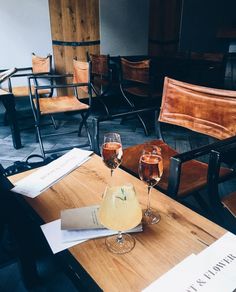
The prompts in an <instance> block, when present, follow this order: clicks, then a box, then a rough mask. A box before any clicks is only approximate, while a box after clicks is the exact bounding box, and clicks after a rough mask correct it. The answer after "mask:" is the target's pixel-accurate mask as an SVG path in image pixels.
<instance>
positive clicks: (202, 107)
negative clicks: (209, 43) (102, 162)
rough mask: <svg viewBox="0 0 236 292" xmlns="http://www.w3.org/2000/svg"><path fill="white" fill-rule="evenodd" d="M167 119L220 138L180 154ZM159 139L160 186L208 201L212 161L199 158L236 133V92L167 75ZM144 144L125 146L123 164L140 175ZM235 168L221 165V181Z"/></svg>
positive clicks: (179, 195)
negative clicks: (165, 129) (167, 134)
mask: <svg viewBox="0 0 236 292" xmlns="http://www.w3.org/2000/svg"><path fill="white" fill-rule="evenodd" d="M164 123H167V124H171V125H173V127H174V125H176V126H180V127H183V128H187V129H189V130H192V131H194V132H198V133H201V134H205V135H207V136H208V137H213V138H216V139H218V140H222V141H216V142H214V143H210V144H209V145H205V146H202V147H199V148H197V149H194V150H191V151H188V152H185V153H182V154H179V153H178V152H177V151H176V150H175V149H173V148H172V147H170V146H169V145H168V144H167V143H165V141H164V139H163V135H162V133H161V128H162V125H163V124H164ZM156 132H157V140H154V141H150V143H151V144H155V145H158V146H160V147H161V148H162V154H163V160H164V174H163V177H162V179H161V181H160V182H159V184H158V188H159V189H160V190H161V191H163V192H164V193H166V194H168V195H169V196H171V197H173V198H175V199H177V200H182V199H184V198H186V197H187V196H189V195H193V196H194V198H195V199H196V200H197V202H198V203H199V205H200V206H201V207H202V208H204V209H207V204H206V202H205V201H204V200H203V198H202V197H201V196H200V195H199V191H200V190H201V189H203V188H204V187H206V186H207V172H208V164H207V163H203V162H200V161H199V160H196V159H197V158H200V157H201V156H203V155H206V154H209V153H210V151H211V150H212V149H216V148H217V147H219V146H222V147H223V146H224V145H225V143H228V139H232V138H230V137H232V136H235V135H236V92H235V91H227V90H221V89H213V88H207V87H202V86H198V85H192V84H188V83H184V82H180V81H177V80H174V79H170V78H167V77H166V78H165V82H164V89H163V96H162V105H161V110H160V114H159V118H158V121H157V123H156ZM143 146H144V144H139V145H135V146H132V147H129V148H127V149H124V156H123V161H122V167H123V168H124V169H126V170H128V171H130V172H131V173H132V174H134V175H136V176H138V162H139V157H140V155H141V152H142V149H143ZM231 172H232V171H231V169H229V168H220V172H219V179H220V181H222V180H224V179H226V178H227V177H229V176H230V175H231Z"/></svg>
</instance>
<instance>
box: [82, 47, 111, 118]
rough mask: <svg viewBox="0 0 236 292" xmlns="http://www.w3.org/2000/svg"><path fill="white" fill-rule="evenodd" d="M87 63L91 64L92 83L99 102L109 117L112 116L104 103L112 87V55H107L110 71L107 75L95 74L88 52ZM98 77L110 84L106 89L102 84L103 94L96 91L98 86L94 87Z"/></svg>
mask: <svg viewBox="0 0 236 292" xmlns="http://www.w3.org/2000/svg"><path fill="white" fill-rule="evenodd" d="M87 61H88V62H91V76H90V82H91V86H92V90H93V92H94V93H95V95H96V97H97V99H98V100H99V102H100V103H101V104H102V105H103V107H104V109H105V112H106V114H107V115H108V116H109V115H110V111H109V109H108V106H107V105H106V103H105V102H104V99H103V97H105V96H106V95H107V94H108V93H109V91H110V89H111V87H112V68H111V66H110V55H107V67H108V71H107V73H106V74H99V73H96V72H93V62H92V60H91V58H90V55H89V53H88V52H87ZM96 77H99V78H100V79H101V80H105V81H107V82H108V84H107V85H106V86H105V88H104V87H103V86H102V84H101V87H100V89H101V92H99V91H98V90H97V89H96V86H95V85H94V79H95V78H96Z"/></svg>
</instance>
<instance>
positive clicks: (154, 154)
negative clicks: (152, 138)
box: [138, 144, 163, 224]
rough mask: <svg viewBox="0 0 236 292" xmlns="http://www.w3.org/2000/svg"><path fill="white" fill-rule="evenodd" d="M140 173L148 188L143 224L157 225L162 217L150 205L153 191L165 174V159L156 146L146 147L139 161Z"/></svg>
mask: <svg viewBox="0 0 236 292" xmlns="http://www.w3.org/2000/svg"><path fill="white" fill-rule="evenodd" d="M138 173H139V177H140V179H141V180H142V181H143V182H144V183H145V184H146V185H147V187H148V204H147V209H146V210H144V215H143V222H144V223H146V224H155V223H158V222H159V221H160V215H159V214H158V212H157V211H156V210H155V209H152V208H151V205H150V194H151V189H152V188H153V187H154V186H155V185H156V184H157V183H158V182H159V181H160V179H161V176H162V174H163V159H162V155H161V148H160V147H158V146H155V145H150V144H147V145H145V146H144V149H143V151H142V154H141V156H140V159H139V168H138Z"/></svg>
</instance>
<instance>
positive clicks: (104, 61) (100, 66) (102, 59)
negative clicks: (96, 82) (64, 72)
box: [90, 54, 109, 75]
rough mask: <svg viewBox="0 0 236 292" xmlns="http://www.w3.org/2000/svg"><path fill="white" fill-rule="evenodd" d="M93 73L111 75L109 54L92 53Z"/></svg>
mask: <svg viewBox="0 0 236 292" xmlns="http://www.w3.org/2000/svg"><path fill="white" fill-rule="evenodd" d="M90 60H91V62H92V73H93V74H96V75H109V55H94V54H90Z"/></svg>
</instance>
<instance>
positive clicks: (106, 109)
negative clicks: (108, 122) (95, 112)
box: [98, 97, 110, 116]
mask: <svg viewBox="0 0 236 292" xmlns="http://www.w3.org/2000/svg"><path fill="white" fill-rule="evenodd" d="M98 100H99V101H100V103H101V104H102V105H103V106H104V109H105V112H106V115H107V116H109V115H110V112H109V110H108V107H107V105H106V104H105V102H104V101H103V100H102V98H101V97H98Z"/></svg>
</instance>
